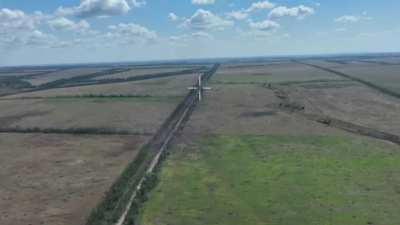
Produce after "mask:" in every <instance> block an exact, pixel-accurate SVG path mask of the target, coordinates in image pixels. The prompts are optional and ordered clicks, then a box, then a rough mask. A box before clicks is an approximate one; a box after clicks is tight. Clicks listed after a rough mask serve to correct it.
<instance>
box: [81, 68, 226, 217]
mask: <svg viewBox="0 0 400 225" xmlns="http://www.w3.org/2000/svg"><path fill="white" fill-rule="evenodd" d="M218 67H219V65H218V64H216V65H215V66H214V67H213V68H212V69H211V70H209V71H208V72H206V73H204V75H203V81H207V80H209V79H210V78H211V76H212V75H213V74H214V73H215V72H216V71H217V69H218ZM197 103H198V99H197V92H196V91H195V90H191V91H190V92H189V93H188V95H187V96H186V97H185V99H184V100H183V101H182V102H181V103H180V104H179V105H178V106H177V108H176V109H175V111H174V112H173V113H172V114H171V115H170V116H169V117H168V119H167V120H166V121H165V122H164V124H163V125H162V126H161V128H160V129H159V130H158V131H157V133H156V134H155V135H154V137H153V138H152V139H151V140H150V141H149V142H148V143H147V144H146V145H145V146H144V147H143V148H142V149H141V150H140V151H139V153H138V155H137V156H136V158H135V159H134V160H133V161H132V162H131V163H130V164H129V165H128V166H127V168H126V169H125V170H124V172H123V173H122V174H121V176H120V177H119V178H118V179H117V180H116V182H115V183H114V184H113V185H112V187H111V188H110V190H109V191H108V192H107V194H106V196H105V198H104V199H103V201H102V202H101V203H100V204H99V205H98V207H97V208H95V209H94V211H93V212H92V214H91V215H90V217H89V219H88V222H87V225H98V224H105V225H109V224H123V223H124V222H125V220H126V217H127V216H129V218H130V219H132V215H133V214H134V213H135V212H136V210H137V207H138V200H137V198H140V197H143V196H141V194H142V193H143V191H148V190H146V187H148V186H147V185H145V183H146V181H147V180H146V179H147V177H148V175H149V174H151V172H152V170H153V169H154V168H155V167H157V165H158V164H159V162H160V161H161V158H162V155H163V153H164V152H165V150H166V148H167V146H168V144H169V143H170V141H171V140H172V139H173V138H174V137H175V135H176V134H177V131H178V130H179V129H180V128H182V127H183V126H184V124H185V122H186V121H187V120H188V118H189V117H190V114H191V112H192V111H193V109H194V108H195V106H196V105H197ZM143 186H144V187H143ZM141 188H143V189H144V190H143V189H141ZM128 214H131V215H128ZM133 217H134V216H133Z"/></svg>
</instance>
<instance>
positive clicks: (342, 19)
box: [334, 12, 372, 23]
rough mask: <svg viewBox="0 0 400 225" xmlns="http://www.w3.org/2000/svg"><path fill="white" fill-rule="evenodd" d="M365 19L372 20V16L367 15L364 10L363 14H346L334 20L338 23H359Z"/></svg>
mask: <svg viewBox="0 0 400 225" xmlns="http://www.w3.org/2000/svg"><path fill="white" fill-rule="evenodd" d="M363 20H372V18H371V17H369V16H367V13H366V12H363V13H362V15H361V16H351V15H346V16H341V17H338V18H336V19H335V20H334V21H335V22H336V23H357V22H360V21H363Z"/></svg>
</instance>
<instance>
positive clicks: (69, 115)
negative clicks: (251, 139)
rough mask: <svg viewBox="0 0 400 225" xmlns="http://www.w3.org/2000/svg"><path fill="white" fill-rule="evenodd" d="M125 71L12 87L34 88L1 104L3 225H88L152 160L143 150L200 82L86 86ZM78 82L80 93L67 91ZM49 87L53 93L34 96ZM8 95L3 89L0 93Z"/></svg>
mask: <svg viewBox="0 0 400 225" xmlns="http://www.w3.org/2000/svg"><path fill="white" fill-rule="evenodd" d="M148 67H149V68H148V69H145V68H146V67H144V68H143V70H147V71H148V70H153V71H152V72H155V70H156V67H154V68H151V66H148ZM189 67H191V66H189ZM197 67H198V66H197ZM127 68H130V66H127V65H125V66H121V68H119V67H116V66H114V65H102V66H97V67H96V68H94V67H87V66H82V67H80V66H77V67H73V68H69V67H68V68H62V67H60V68H57V71H53V72H51V73H43V74H39V75H37V76H36V75H35V76H32V77H23V76H22V77H18V78H15V77H13V80H12V81H13V82H14V83H10V82H9V80H7V82H8V83H6V84H7V85H14V86H15V85H16V84H19V83H18V82H27V81H26V80H25V79H29V81H30V82H32V83H31V84H30V85H31V86H29V85H28V86H29V88H27V89H25V88H20V87H18V88H15V90H13V91H15V92H16V93H15V94H8V95H6V96H3V97H1V98H0V108H1V112H0V131H1V132H0V167H1V171H0V180H1V184H0V224H1V225H3V224H4V225H26V224H49V225H70V224H74V225H79V224H82V225H83V224H86V223H87V220H88V219H89V216H90V215H92V213H93V210H94V209H95V208H96V207H98V206H99V204H100V203H101V202H103V201H104V199H106V198H107V197H109V192H110V190H111V189H110V188H111V187H112V188H113V189H112V190H113V191H115V190H116V188H115V182H116V181H120V180H121V179H120V178H121V176H123V174H124V173H125V172H126V170H127V168H130V167H129V166H130V165H132V163H134V164H135V165H136V164H140V162H141V160H142V158H141V157H137V158H136V156H137V154H138V153H139V152H140V153H141V155H140V156H142V157H143V156H147V153H146V150H143V148H142V147H143V146H144V145H145V144H146V143H147V142H148V141H149V140H150V139H151V138H152V136H153V135H154V134H155V133H156V132H157V131H158V129H159V128H160V127H161V125H162V124H163V123H164V122H165V120H166V119H167V118H168V117H169V116H170V114H171V113H172V112H173V111H174V110H175V108H176V107H177V105H178V104H179V103H180V102H181V100H182V99H183V97H184V96H185V95H186V94H187V92H188V89H187V87H189V86H192V85H193V84H194V82H195V81H196V79H197V76H196V75H195V74H193V73H188V74H181V76H178V77H168V78H162V77H161V78H158V77H155V78H152V79H149V80H146V81H136V82H124V81H123V80H122V81H121V82H119V83H106V84H101V85H100V84H97V85H87V83H90V82H91V79H92V78H93V77H96V76H97V75H99V76H107V73H105V71H106V72H108V71H110V72H111V73H112V72H115V71H117V72H118V71H123V70H126V69H127ZM185 68H188V66H186V67H181V66H180V65H172V66H170V67H168V69H171V70H173V71H182V70H184V69H185ZM160 70H164V69H163V68H160ZM13 71H14V72H16V71H17V69H14V70H13ZM17 72H21V71H19V70H18V71H17ZM25 72H27V73H28V72H29V71H25ZM48 72H50V71H48ZM93 73H96V74H95V76H87V75H90V74H93ZM172 75H173V74H172ZM14 78H15V79H14ZM74 82H75V83H76V84H78V85H79V86H77V87H65V86H68V85H71V84H75V83H74ZM47 83H53V84H56V85H52V86H49V87H46V86H45V88H44V90H41V89H37V86H39V87H41V86H43V84H47ZM32 85H35V86H32ZM6 88H8V86H7V87H3V86H0V91H3V90H6ZM25 91H30V92H25ZM139 150H142V151H139ZM123 172H124V173H123ZM112 185H113V186H112ZM118 187H119V186H118ZM118 187H117V188H118ZM120 191H121V190H120Z"/></svg>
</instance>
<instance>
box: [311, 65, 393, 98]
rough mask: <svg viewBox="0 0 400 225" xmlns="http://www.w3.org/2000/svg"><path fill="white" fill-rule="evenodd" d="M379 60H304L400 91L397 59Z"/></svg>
mask: <svg viewBox="0 0 400 225" xmlns="http://www.w3.org/2000/svg"><path fill="white" fill-rule="evenodd" d="M377 60H378V61H376V59H371V60H362V61H345V60H343V61H340V62H341V63H335V62H333V61H328V62H327V61H323V60H305V61H304V62H307V63H311V64H313V65H317V66H322V67H325V68H330V69H333V70H335V71H338V72H341V73H344V74H347V75H349V76H351V77H354V78H357V79H361V80H364V81H366V82H370V83H372V84H374V85H377V86H380V87H382V88H385V89H388V90H390V91H393V92H396V93H400V74H399V71H400V65H397V64H396V63H395V62H393V60H396V59H391V58H389V59H386V58H380V59H377Z"/></svg>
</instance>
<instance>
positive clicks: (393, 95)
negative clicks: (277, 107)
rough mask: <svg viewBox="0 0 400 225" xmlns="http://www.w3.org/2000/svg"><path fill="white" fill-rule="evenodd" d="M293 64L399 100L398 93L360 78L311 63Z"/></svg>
mask: <svg viewBox="0 0 400 225" xmlns="http://www.w3.org/2000/svg"><path fill="white" fill-rule="evenodd" d="M293 62H295V63H299V64H302V65H306V66H310V67H314V68H317V69H320V70H323V71H326V72H329V73H333V74H336V75H338V76H341V77H344V78H347V79H349V80H352V81H356V82H359V83H362V84H364V85H365V86H367V87H370V88H372V89H375V90H377V91H379V92H381V93H382V94H386V95H389V96H392V97H395V98H400V93H397V92H394V91H392V90H389V89H387V88H384V87H381V86H379V85H376V84H374V83H372V82H369V81H365V80H363V79H360V78H357V77H353V76H351V75H348V74H345V73H342V72H339V71H336V70H333V69H330V68H326V67H323V66H318V65H315V64H311V63H305V62H301V61H298V60H293Z"/></svg>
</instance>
